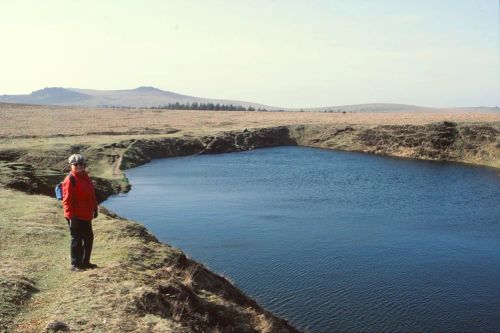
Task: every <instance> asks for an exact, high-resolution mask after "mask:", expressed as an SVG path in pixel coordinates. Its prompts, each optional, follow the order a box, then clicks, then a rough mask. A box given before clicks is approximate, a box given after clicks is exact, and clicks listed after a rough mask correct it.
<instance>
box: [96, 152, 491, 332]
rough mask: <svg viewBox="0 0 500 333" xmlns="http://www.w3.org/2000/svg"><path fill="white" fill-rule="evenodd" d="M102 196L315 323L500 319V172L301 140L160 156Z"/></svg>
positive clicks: (314, 328)
mask: <svg viewBox="0 0 500 333" xmlns="http://www.w3.org/2000/svg"><path fill="white" fill-rule="evenodd" d="M127 176H128V177H129V179H130V182H131V184H132V185H133V187H132V191H131V192H129V193H127V194H124V195H119V196H115V197H112V198H110V199H109V200H108V201H107V202H106V203H105V206H107V207H109V208H110V209H112V210H113V211H115V212H117V213H118V214H120V215H123V216H125V217H127V218H130V219H134V220H138V221H141V222H142V223H144V224H145V225H146V227H147V228H149V229H150V230H151V231H152V232H153V233H155V234H156V235H157V236H158V238H159V239H160V240H162V241H164V242H167V243H169V244H172V245H174V246H176V247H179V248H181V249H182V250H184V251H185V252H187V253H188V254H190V255H191V256H192V257H193V258H194V259H196V260H198V261H201V262H203V263H205V264H206V265H207V266H208V267H210V268H211V269H213V270H215V271H216V272H219V273H222V274H224V275H226V276H228V277H229V278H230V279H231V280H232V281H234V282H235V284H236V285H237V286H238V287H240V288H241V289H243V290H244V291H245V292H247V293H248V294H249V295H251V296H252V297H253V298H255V299H256V300H257V301H258V302H259V303H261V304H262V305H264V306H265V307H266V308H268V309H269V310H271V311H273V312H274V313H276V314H278V315H280V316H283V317H285V318H287V319H288V320H289V321H290V322H291V323H292V324H294V325H295V326H297V327H298V328H300V329H302V330H304V331H307V332H340V331H342V332H344V331H352V332H381V331H387V332H409V331H412V332H414V331H419V332H464V331H468V332H500V206H499V202H500V191H499V189H500V178H499V177H498V174H497V171H495V170H493V169H488V168H481V167H474V166H467V165H460V164H452V163H437V162H426V161H414V160H405V159H395V158H384V157H378V156H372V155H364V154H356V153H346V152H333V151H325V150H320V149H313V148H304V147H279V148H269V149H259V150H255V151H251V152H242V153H232V154H221V155H203V156H190V157H180V158H171V159H163V160H155V161H153V162H152V163H149V164H147V165H144V166H141V167H138V168H135V169H133V170H129V171H127Z"/></svg>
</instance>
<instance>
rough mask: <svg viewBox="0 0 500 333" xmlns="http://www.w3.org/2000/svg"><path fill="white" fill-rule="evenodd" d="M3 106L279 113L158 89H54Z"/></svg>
mask: <svg viewBox="0 0 500 333" xmlns="http://www.w3.org/2000/svg"><path fill="white" fill-rule="evenodd" d="M0 102H4V103H22V104H42V105H69V106H88V107H110V106H116V107H157V106H161V105H167V104H169V103H180V104H187V103H190V104H191V103H213V104H224V105H230V104H233V105H235V106H236V105H238V106H243V107H245V108H248V107H250V106H251V107H253V108H255V109H258V108H261V109H267V110H275V109H277V108H275V107H271V106H268V105H263V104H258V103H252V102H245V101H234V100H225V99H212V98H201V97H193V96H187V95H181V94H177V93H174V92H170V91H164V90H160V89H157V88H154V87H139V88H136V89H128V90H92V89H77V88H60V87H51V88H44V89H41V90H36V91H33V92H32V93H31V94H27V95H0Z"/></svg>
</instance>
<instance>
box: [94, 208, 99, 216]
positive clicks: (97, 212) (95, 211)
mask: <svg viewBox="0 0 500 333" xmlns="http://www.w3.org/2000/svg"><path fill="white" fill-rule="evenodd" d="M97 216H99V211H98V210H97V209H96V210H94V218H97Z"/></svg>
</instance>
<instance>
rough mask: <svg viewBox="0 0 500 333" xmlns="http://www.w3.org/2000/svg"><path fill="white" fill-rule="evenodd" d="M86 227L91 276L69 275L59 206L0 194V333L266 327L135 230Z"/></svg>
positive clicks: (230, 290)
mask: <svg viewBox="0 0 500 333" xmlns="http://www.w3.org/2000/svg"><path fill="white" fill-rule="evenodd" d="M93 226H94V234H95V240H94V251H93V256H92V261H93V262H95V263H97V264H98V265H99V268H97V269H94V270H87V271H84V272H78V273H77V272H72V271H70V270H69V267H70V258H69V240H70V237H69V231H68V230H67V226H66V221H65V220H64V219H63V212H62V209H61V204H60V203H59V202H58V201H56V200H55V199H52V198H50V197H45V196H40V195H28V194H25V193H22V192H18V191H13V190H7V189H4V188H0V246H1V247H0V249H1V251H0V318H1V321H0V332H4V331H5V332H9V333H10V332H44V331H45V328H46V327H47V325H48V324H50V323H53V322H55V321H60V322H63V323H65V324H66V325H68V326H69V327H70V328H71V330H74V331H79V332H127V331H134V332H176V333H177V332H179V333H182V332H186V333H187V332H194V331H200V330H201V331H207V332H209V331H212V330H215V331H216V330H217V329H218V327H220V328H221V329H222V331H225V330H224V329H225V328H224V327H222V326H220V325H221V324H223V326H225V327H226V328H227V327H232V328H234V329H235V331H241V332H259V331H261V330H260V329H259V327H264V326H265V325H264V324H263V320H261V319H259V318H260V317H258V316H259V315H260V314H262V313H264V310H262V309H261V308H260V307H258V306H257V305H256V304H255V303H254V301H252V300H250V299H248V298H246V296H244V295H243V294H241V292H239V291H238V290H237V289H236V288H235V287H233V286H232V285H231V284H230V283H229V282H228V281H227V280H225V279H223V278H221V277H218V276H216V275H214V274H213V273H211V272H210V271H208V270H207V269H205V268H204V267H203V266H201V265H199V264H197V263H195V262H193V261H191V260H190V259H187V258H186V257H185V256H184V255H183V254H182V253H181V252H180V251H179V250H176V249H173V248H171V247H170V246H168V245H165V244H162V243H159V242H158V241H157V240H156V238H155V237H154V236H153V235H151V234H150V233H149V232H148V231H147V230H146V229H145V228H144V227H143V226H142V225H140V224H137V223H134V222H131V221H128V220H125V219H122V218H120V217H118V216H116V215H115V214H113V213H111V212H109V211H107V210H106V209H105V208H101V210H100V215H99V217H98V218H97V219H96V220H95V221H94V222H93ZM248 309H250V310H248ZM266 318H271V319H269V320H271V322H272V321H273V320H275V321H276V319H273V318H274V317H271V315H270V314H267V315H266ZM196 327H197V328H196ZM238 327H240V328H238ZM277 327H281V328H283V326H277ZM195 328H196V329H195ZM281 328H280V329H281ZM286 331H293V330H289V329H288V328H286V329H284V331H283V332H286Z"/></svg>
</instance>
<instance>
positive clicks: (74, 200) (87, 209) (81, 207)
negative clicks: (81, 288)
mask: <svg viewBox="0 0 500 333" xmlns="http://www.w3.org/2000/svg"><path fill="white" fill-rule="evenodd" d="M68 162H69V164H70V165H71V172H70V174H69V175H68V176H67V177H66V178H65V179H64V181H63V184H62V189H63V200H62V203H63V208H64V217H65V218H66V221H68V225H69V229H70V231H71V270H72V271H75V272H81V271H83V270H84V269H87V268H96V267H97V265H95V264H92V263H90V255H91V254H92V245H93V242H94V232H93V231H92V219H94V218H96V217H97V214H98V213H97V208H98V207H97V200H96V196H95V190H94V185H93V184H92V181H91V180H90V177H89V175H88V174H87V171H85V158H84V157H83V156H82V155H80V154H73V155H71V156H70V157H69V158H68Z"/></svg>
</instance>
